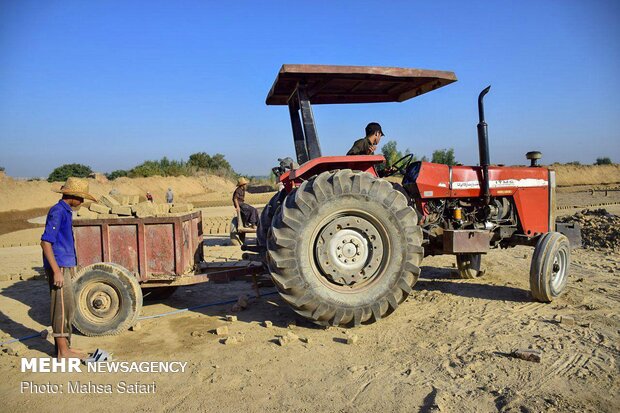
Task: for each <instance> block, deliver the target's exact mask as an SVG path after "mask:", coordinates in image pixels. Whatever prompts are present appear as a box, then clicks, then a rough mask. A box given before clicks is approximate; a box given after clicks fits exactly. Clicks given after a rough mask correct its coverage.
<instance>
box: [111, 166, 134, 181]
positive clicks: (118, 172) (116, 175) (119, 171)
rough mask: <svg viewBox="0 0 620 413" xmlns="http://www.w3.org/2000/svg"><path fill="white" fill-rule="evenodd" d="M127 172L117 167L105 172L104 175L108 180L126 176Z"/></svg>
mask: <svg viewBox="0 0 620 413" xmlns="http://www.w3.org/2000/svg"><path fill="white" fill-rule="evenodd" d="M128 174H129V172H128V171H126V170H124V169H117V170H116V171H112V172H110V173H108V174H105V177H106V178H108V179H109V180H110V181H113V180H115V179H116V178H121V177H123V176H127V175H128Z"/></svg>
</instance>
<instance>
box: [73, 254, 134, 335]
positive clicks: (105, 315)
mask: <svg viewBox="0 0 620 413" xmlns="http://www.w3.org/2000/svg"><path fill="white" fill-rule="evenodd" d="M73 289H74V294H75V301H76V308H75V317H74V320H73V325H74V326H75V328H77V329H78V330H79V331H80V332H81V333H82V334H84V335H85V336H104V335H115V334H119V333H121V332H122V331H125V330H127V329H128V328H129V327H131V326H132V325H134V324H135V323H136V321H137V319H138V316H139V315H140V311H141V310H142V289H141V288H140V284H139V283H138V280H137V279H136V277H135V276H134V275H133V274H131V273H130V272H129V271H127V270H126V269H125V268H123V267H122V266H120V265H118V264H113V263H108V262H102V263H98V264H92V265H89V266H87V267H84V268H83V269H82V270H80V272H79V273H78V274H77V276H76V279H75V280H74V283H73Z"/></svg>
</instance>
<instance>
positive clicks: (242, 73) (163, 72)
mask: <svg viewBox="0 0 620 413" xmlns="http://www.w3.org/2000/svg"><path fill="white" fill-rule="evenodd" d="M619 39H620V2H617V1H597V0H592V1H570V0H564V1H560V0H557V1H521V2H502V1H489V2H476V1H470V2H459V1H455V2H450V1H448V2H444V1H435V2H422V1H402V2H401V1H392V2H388V1H376V2H373V1H297V2H291V1H264V2H251V1H248V2H245V1H237V2H221V1H218V2H212V1H206V0H203V1H195V2H192V1H183V2H171V1H167V2H158V1H119V2H114V1H53V0H49V1H45V2H41V1H28V0H12V1H10V0H0V166H4V167H5V168H6V170H7V173H8V174H9V175H12V176H20V177H25V176H47V174H49V172H50V171H51V170H52V169H53V168H54V167H56V166H58V165H61V164H63V163H72V162H79V163H84V164H87V165H89V166H91V167H92V168H93V169H94V170H97V171H103V172H108V171H111V170H114V169H126V168H130V167H132V166H135V165H136V164H139V163H141V162H142V161H144V160H147V159H159V158H161V157H162V156H168V157H169V158H172V159H187V157H188V156H189V155H190V154H192V153H194V152H200V151H206V152H208V153H216V152H220V153H223V154H225V155H226V158H227V159H229V160H230V162H231V163H232V165H233V167H234V168H235V169H236V170H237V171H239V172H242V173H245V174H256V175H263V174H267V173H268V171H269V169H270V168H271V167H272V166H274V165H275V163H276V158H278V157H282V156H283V155H291V156H292V155H294V149H293V143H292V137H291V129H290V123H289V119H288V111H287V110H286V108H285V107H280V106H269V107H268V106H266V105H265V103H264V101H265V97H266V95H267V92H268V91H269V89H270V87H271V85H272V83H273V80H274V78H275V76H276V73H277V71H278V70H279V68H280V66H281V64H283V63H317V64H343V65H377V66H397V67H414V68H426V69H437V70H451V71H454V72H455V73H456V74H457V77H458V78H459V81H458V82H456V83H453V84H451V85H449V86H447V87H445V88H443V89H440V90H438V91H436V92H433V93H429V94H426V95H423V96H421V97H419V98H416V99H413V100H410V101H407V102H404V103H385V104H372V105H338V106H336V105H327V106H319V105H316V106H315V107H314V112H315V118H316V121H317V127H318V132H319V136H320V139H321V146H322V149H323V154H324V155H338V154H344V153H345V152H346V151H347V150H348V148H349V147H350V145H351V143H352V141H353V140H354V139H356V138H359V137H361V136H362V135H363V128H364V126H365V125H366V123H368V122H369V121H378V122H380V123H381V124H382V125H383V129H384V131H385V133H386V136H387V139H393V140H396V141H397V142H398V146H399V148H401V149H405V148H409V149H410V150H411V151H412V152H414V153H416V154H420V155H425V154H426V155H429V154H430V153H431V152H432V151H433V150H434V149H437V148H444V147H453V148H454V149H455V152H456V157H457V160H459V161H461V162H463V163H469V164H476V163H477V144H476V123H477V112H476V98H477V95H478V92H479V91H480V90H481V89H482V88H484V87H485V86H487V85H488V84H491V85H492V89H491V93H490V94H489V95H488V96H487V98H486V105H487V106H486V115H487V121H488V123H489V138H490V148H491V161H492V162H495V163H506V164H516V163H524V162H525V159H524V154H525V152H527V151H529V150H540V151H542V152H543V154H544V156H543V161H546V162H548V163H551V162H554V161H559V162H567V161H574V160H577V161H581V162H582V163H592V162H593V161H594V160H595V158H596V157H598V156H609V157H611V158H612V159H613V160H614V161H616V162H619V161H620V136H619V135H620V133H619V132H620V99H619V96H620V77H619V76H618V73H620V40H619Z"/></svg>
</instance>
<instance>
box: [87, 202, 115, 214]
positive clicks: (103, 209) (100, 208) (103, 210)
mask: <svg viewBox="0 0 620 413" xmlns="http://www.w3.org/2000/svg"><path fill="white" fill-rule="evenodd" d="M88 209H90V210H91V211H93V212H96V213H98V214H109V213H110V207H107V206H105V205H101V204H98V203H96V202H93V203H92V204H90V207H89V208H88Z"/></svg>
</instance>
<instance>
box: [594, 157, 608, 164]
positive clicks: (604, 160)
mask: <svg viewBox="0 0 620 413" xmlns="http://www.w3.org/2000/svg"><path fill="white" fill-rule="evenodd" d="M612 164H613V162H612V161H611V159H610V158H608V157H604V158H596V162H594V165H612Z"/></svg>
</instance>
